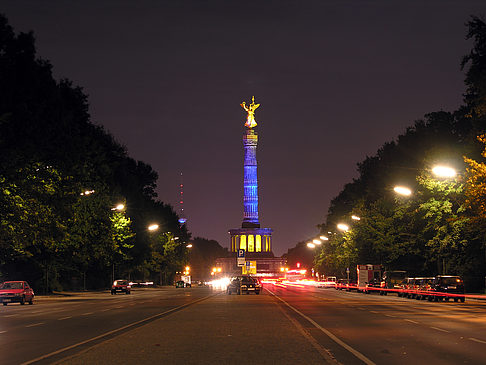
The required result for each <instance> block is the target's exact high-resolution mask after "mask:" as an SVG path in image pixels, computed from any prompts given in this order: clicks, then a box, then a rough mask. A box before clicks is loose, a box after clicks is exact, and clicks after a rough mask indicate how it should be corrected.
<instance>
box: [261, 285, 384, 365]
mask: <svg viewBox="0 0 486 365" xmlns="http://www.w3.org/2000/svg"><path fill="white" fill-rule="evenodd" d="M267 290H268V289H267ZM268 292H269V293H270V294H272V295H273V296H274V297H275V298H277V299H278V300H280V301H281V302H282V303H284V304H285V305H286V306H287V307H289V308H290V309H292V310H293V311H294V312H295V313H297V314H299V315H300V316H301V317H302V318H305V319H306V320H307V321H309V322H310V323H311V324H312V325H314V327H316V328H318V329H320V330H321V331H322V332H323V333H325V334H326V335H327V336H328V337H329V338H330V339H332V340H333V341H334V342H336V343H337V344H338V345H341V346H342V347H344V348H345V349H346V350H348V351H349V352H351V353H352V354H353V355H354V356H356V357H357V358H358V359H360V360H361V361H363V362H364V363H365V364H367V365H376V364H375V363H374V362H373V361H371V360H370V359H368V358H367V357H366V356H365V355H363V354H362V353H361V352H359V351H358V350H355V349H354V348H352V347H351V346H349V345H348V344H347V343H345V342H344V341H342V340H340V339H339V338H338V337H336V336H335V335H334V334H332V333H331V332H330V331H328V330H327V329H325V328H323V327H321V326H320V325H319V323H317V322H316V321H314V320H313V319H312V318H309V317H307V316H306V315H305V314H304V313H302V312H301V311H299V310H298V309H297V308H294V307H293V306H291V305H290V304H289V303H287V302H286V301H285V300H283V299H282V298H280V297H279V296H278V295H276V294H275V293H273V292H272V291H270V290H268Z"/></svg>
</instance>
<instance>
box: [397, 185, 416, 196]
mask: <svg viewBox="0 0 486 365" xmlns="http://www.w3.org/2000/svg"><path fill="white" fill-rule="evenodd" d="M393 191H394V192H395V193H397V194H400V195H403V196H410V195H412V190H410V189H409V188H407V187H406V186H395V187H394V188H393Z"/></svg>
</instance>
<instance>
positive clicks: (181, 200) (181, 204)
mask: <svg viewBox="0 0 486 365" xmlns="http://www.w3.org/2000/svg"><path fill="white" fill-rule="evenodd" d="M186 222H187V218H186V216H185V215H184V182H183V176H182V172H181V181H180V185H179V224H180V225H181V226H182V225H184V224H186Z"/></svg>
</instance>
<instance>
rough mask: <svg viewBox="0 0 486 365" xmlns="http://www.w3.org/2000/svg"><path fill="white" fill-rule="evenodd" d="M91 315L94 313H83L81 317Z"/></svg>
mask: <svg viewBox="0 0 486 365" xmlns="http://www.w3.org/2000/svg"><path fill="white" fill-rule="evenodd" d="M90 314H93V312H88V313H83V314H81V315H82V316H89V315H90Z"/></svg>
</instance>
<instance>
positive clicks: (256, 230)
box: [229, 98, 273, 258]
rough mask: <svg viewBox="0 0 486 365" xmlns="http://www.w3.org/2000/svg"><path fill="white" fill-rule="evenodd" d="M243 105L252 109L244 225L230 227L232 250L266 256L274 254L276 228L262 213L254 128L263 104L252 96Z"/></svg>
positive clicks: (245, 141)
mask: <svg viewBox="0 0 486 365" xmlns="http://www.w3.org/2000/svg"><path fill="white" fill-rule="evenodd" d="M241 106H242V107H243V109H245V111H247V112H248V117H247V121H246V123H245V126H246V127H247V130H246V133H245V134H244V135H243V148H244V152H245V159H244V163H243V172H244V173H243V208H244V213H243V223H242V224H241V228H237V229H230V230H229V234H230V236H231V252H236V251H237V250H238V249H244V250H245V251H246V252H247V257H253V258H258V257H260V258H264V257H267V258H268V257H273V253H272V232H273V230H272V229H271V228H260V221H259V217H258V177H257V167H258V164H257V158H256V151H257V145H258V135H257V133H256V132H255V131H254V130H253V128H255V127H256V125H257V123H256V122H255V109H257V108H258V107H259V106H260V104H255V99H254V98H253V99H252V102H251V104H249V105H246V104H245V103H244V102H243V103H242V104H241Z"/></svg>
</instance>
